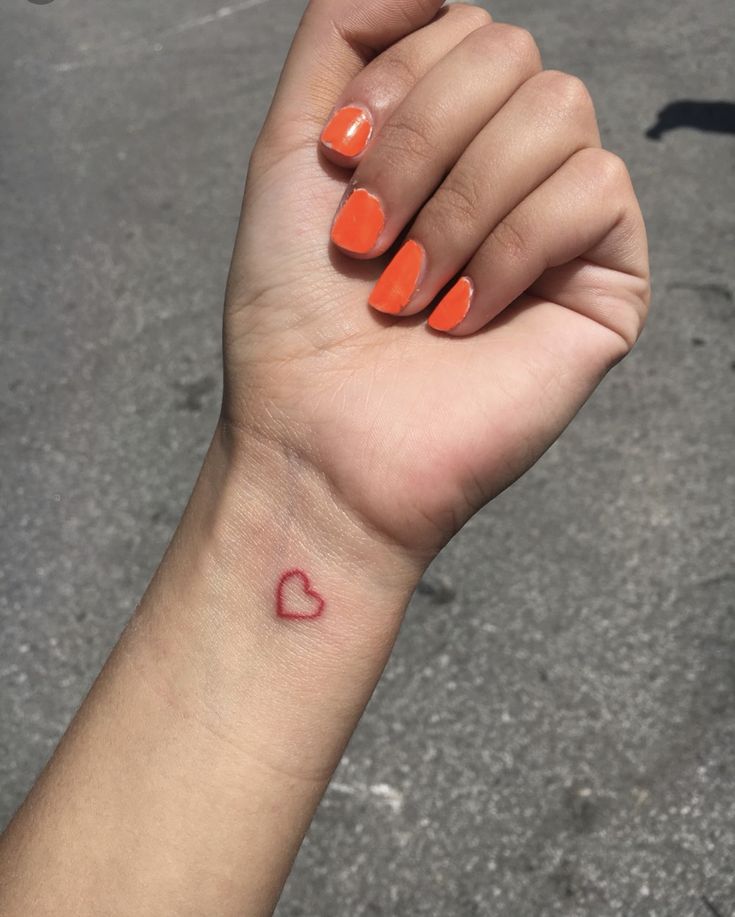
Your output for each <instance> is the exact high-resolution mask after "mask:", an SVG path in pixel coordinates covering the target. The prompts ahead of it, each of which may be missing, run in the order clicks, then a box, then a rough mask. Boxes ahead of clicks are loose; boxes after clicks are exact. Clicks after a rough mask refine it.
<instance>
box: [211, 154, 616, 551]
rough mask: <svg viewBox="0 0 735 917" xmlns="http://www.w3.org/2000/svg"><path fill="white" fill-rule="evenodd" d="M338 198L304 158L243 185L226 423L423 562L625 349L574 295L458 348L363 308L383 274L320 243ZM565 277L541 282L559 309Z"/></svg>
mask: <svg viewBox="0 0 735 917" xmlns="http://www.w3.org/2000/svg"><path fill="white" fill-rule="evenodd" d="M327 168H331V167H327ZM342 190H343V174H340V173H338V172H337V170H333V171H332V172H331V174H328V173H327V169H325V166H324V164H323V163H321V162H319V161H318V158H317V153H316V150H304V149H302V150H298V151H295V152H293V153H291V154H289V156H287V157H285V158H284V159H282V160H281V161H280V162H279V163H277V164H275V165H274V166H273V167H272V168H270V169H269V170H268V171H267V172H266V173H261V174H259V175H258V177H257V179H254V180H252V181H249V184H248V190H247V196H246V205H247V213H248V220H247V221H246V225H245V228H244V230H243V233H242V238H241V239H240V241H239V245H238V252H237V254H236V258H235V262H234V268H233V275H232V280H231V286H230V314H229V324H228V336H227V342H228V344H227V358H228V380H229V385H230V389H231V392H232V397H231V398H230V399H229V402H228V405H227V409H228V410H229V411H230V412H233V413H235V414H239V416H237V417H236V419H237V420H238V421H239V422H243V423H253V422H255V423H257V424H258V425H260V426H261V427H262V426H265V427H268V425H269V424H271V425H272V426H271V429H272V433H273V435H274V436H278V437H279V438H281V439H282V438H283V437H284V436H285V437H287V439H288V440H289V441H288V442H287V443H286V445H287V446H289V447H293V448H296V449H298V451H299V453H300V454H302V455H305V456H306V457H307V458H308V460H309V461H310V462H311V463H313V464H314V465H315V466H316V467H317V468H318V469H319V470H320V471H321V472H323V474H324V475H325V476H326V477H327V478H328V480H329V482H330V484H331V485H332V486H333V487H334V488H335V490H336V492H337V493H338V494H339V496H340V498H341V499H342V500H343V501H344V504H345V505H346V506H347V507H348V508H349V509H350V510H351V511H353V512H356V513H359V514H360V515H361V516H362V517H363V518H364V519H366V520H367V521H368V522H369V523H370V524H371V525H373V526H376V527H377V528H379V529H380V530H381V531H384V532H387V533H389V534H390V535H391V536H392V537H394V538H396V539H398V540H399V541H400V542H401V543H403V544H405V545H407V546H410V547H412V548H415V549H417V550H424V549H425V550H429V551H430V550H435V549H436V547H437V546H438V545H440V544H441V543H443V542H444V541H445V540H447V539H448V538H449V537H451V535H452V534H453V533H454V531H456V530H457V529H458V528H459V526H460V525H461V524H462V522H463V521H464V520H465V519H466V518H467V516H469V515H470V514H471V513H472V512H474V511H475V510H476V509H477V508H478V507H479V506H480V505H482V504H483V503H484V502H485V501H487V500H488V499H489V498H490V497H492V496H493V495H494V494H495V493H497V492H498V491H499V490H501V489H502V488H503V487H505V486H506V485H507V484H509V483H510V482H511V481H512V480H514V479H515V478H516V477H517V476H518V475H520V474H521V473H523V471H524V470H525V469H526V468H527V467H528V466H529V465H530V464H532V462H533V461H534V460H535V459H536V458H537V457H538V456H539V455H540V454H541V452H542V451H543V450H544V449H545V448H546V447H547V446H548V445H549V444H550V442H551V441H552V440H553V438H554V437H555V436H556V435H557V434H558V433H559V432H560V430H561V429H562V428H563V427H564V425H565V424H566V423H567V422H568V421H569V419H570V418H571V417H572V416H573V414H574V413H575V411H576V410H577V409H578V407H579V406H580V404H581V403H582V402H583V401H584V399H585V398H586V397H587V395H588V394H589V393H590V391H591V390H592V389H593V387H594V385H595V384H596V383H597V382H598V381H599V379H600V377H601V376H602V375H603V374H604V372H605V371H606V369H607V368H608V367H609V366H610V365H611V364H612V363H613V362H614V361H615V360H617V359H618V358H620V357H621V356H622V355H623V353H624V352H625V346H624V343H623V342H622V340H621V338H620V337H619V336H618V335H617V334H616V333H615V332H613V331H611V330H609V329H608V328H606V327H604V326H603V325H602V324H600V323H599V322H597V321H593V320H591V319H590V318H589V317H587V316H585V315H584V311H585V302H584V295H583V291H582V287H583V286H584V284H581V283H579V284H578V285H579V287H580V290H579V297H578V299H577V300H576V301H575V304H574V309H569V308H565V307H564V306H563V305H560V304H558V303H557V302H552V301H551V300H550V299H549V298H543V297H531V296H526V297H523V298H522V299H521V300H520V301H518V302H517V303H515V304H514V305H513V306H512V307H511V308H510V309H508V310H506V312H505V313H503V315H502V316H501V317H500V319H498V320H496V321H495V322H494V323H493V324H492V325H491V326H490V327H489V328H487V329H486V330H485V331H483V332H480V333H478V334H475V335H473V336H470V337H466V338H452V337H448V336H446V335H439V334H436V333H433V332H431V331H430V330H429V329H428V328H427V327H426V325H425V324H424V322H423V319H422V318H421V317H420V316H417V317H415V318H411V319H404V320H401V319H397V320H393V319H387V318H383V317H382V316H380V315H378V314H376V313H375V312H374V311H373V310H371V309H369V307H368V306H367V303H366V300H367V295H368V292H369V291H370V289H371V287H372V284H373V283H374V281H375V279H376V278H377V276H378V275H379V273H380V271H381V270H382V268H383V267H384V265H385V262H386V260H387V259H386V258H385V257H384V258H381V259H376V260H373V261H356V260H353V259H349V258H347V257H345V256H342V255H341V254H340V253H338V252H336V251H335V250H334V249H333V248H331V247H330V246H329V243H328V233H329V226H330V223H331V219H332V216H333V214H334V209H335V207H336V204H337V202H338V201H339V198H340V195H341V193H342ZM274 201H277V205H275V206H274V204H273V202H274ZM248 225H250V226H255V227H258V230H257V231H258V235H257V237H256V236H255V235H250V234H249V230H248ZM584 270H585V271H587V273H589V271H590V270H595V268H594V267H593V266H589V265H587V266H585V267H584ZM599 270H600V271H604V270H605V269H604V268H600V269H599ZM575 276H576V274H575V271H574V270H573V269H572V270H571V271H570V272H568V273H567V275H565V277H566V280H565V286H564V287H563V288H562V287H560V280H559V278H558V277H557V278H556V279H555V280H554V281H553V282H554V287H555V289H558V290H559V293H560V294H563V295H559V296H555V297H554V298H555V299H558V300H561V301H562V302H567V297H568V296H569V295H572V296H573V295H574V293H575V291H574V289H573V287H574V284H575V282H577V281H575V279H574V278H575ZM562 280H564V278H562ZM588 281H589V277H588V276H587V277H586V280H585V283H588ZM541 286H543V284H542V285H541ZM547 286H548V284H547ZM580 300H581V301H580ZM580 313H582V314H580ZM241 380H244V381H241ZM254 405H255V406H257V407H254ZM266 418H267V419H266ZM274 419H275V420H276V423H273V420H274ZM284 431H285V432H284Z"/></svg>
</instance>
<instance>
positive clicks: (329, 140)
mask: <svg viewBox="0 0 735 917" xmlns="http://www.w3.org/2000/svg"><path fill="white" fill-rule="evenodd" d="M372 132H373V121H372V118H371V116H370V112H368V111H366V110H365V109H364V108H358V107H357V106H356V105H345V106H344V107H343V108H340V109H338V110H337V111H336V112H335V113H334V115H332V117H331V118H330V119H329V123H328V124H327V126H326V127H325V128H324V130H323V131H322V135H321V138H320V139H321V142H322V143H323V144H324V146H328V147H329V149H330V150H334V151H335V152H337V153H341V154H342V155H343V156H358V155H359V154H360V153H362V151H363V150H364V149H365V147H366V146H367V144H368V140H370V135H371V134H372Z"/></svg>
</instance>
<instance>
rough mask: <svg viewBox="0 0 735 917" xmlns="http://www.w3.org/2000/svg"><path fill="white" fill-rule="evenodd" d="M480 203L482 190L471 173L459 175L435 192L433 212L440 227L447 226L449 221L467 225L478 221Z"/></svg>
mask: <svg viewBox="0 0 735 917" xmlns="http://www.w3.org/2000/svg"><path fill="white" fill-rule="evenodd" d="M479 201H480V189H479V188H478V187H477V183H476V180H475V179H474V178H473V177H472V176H471V175H470V174H469V173H466V174H462V173H458V174H457V175H453V176H452V179H451V181H446V182H444V184H442V185H440V186H439V187H438V188H437V190H436V191H435V192H434V197H433V199H432V204H433V206H432V210H434V212H435V217H436V221H437V223H438V224H439V225H444V226H446V223H447V220H449V221H450V222H455V221H459V222H461V223H467V222H468V221H474V220H476V219H477V207H478V202H479Z"/></svg>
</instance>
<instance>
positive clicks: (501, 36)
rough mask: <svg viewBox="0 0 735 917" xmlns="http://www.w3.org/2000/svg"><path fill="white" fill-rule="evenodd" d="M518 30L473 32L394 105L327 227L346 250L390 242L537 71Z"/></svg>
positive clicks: (365, 251)
mask: <svg viewBox="0 0 735 917" xmlns="http://www.w3.org/2000/svg"><path fill="white" fill-rule="evenodd" d="M540 66H541V63H540V56H539V53H538V49H537V48H536V44H535V42H534V40H533V38H532V37H531V36H530V35H529V33H528V32H526V31H525V30H524V29H520V28H517V27H516V26H509V25H505V24H500V23H492V24H490V25H487V26H483V27H481V28H479V29H476V30H475V31H474V32H472V33H471V34H470V35H468V36H467V38H465V39H464V40H463V41H461V42H460V43H459V44H458V45H457V46H456V47H455V48H453V49H452V50H451V51H450V52H449V53H448V54H447V55H446V57H444V58H443V59H442V60H441V61H440V62H439V63H438V64H437V65H436V66H435V67H434V68H433V69H432V70H430V71H429V73H428V74H427V75H426V76H424V77H423V78H422V79H421V80H419V82H418V83H417V85H416V86H415V87H414V89H413V90H412V91H411V92H409V94H408V96H407V97H406V98H405V99H404V101H403V102H402V103H401V104H400V105H399V106H398V108H397V109H396V111H395V112H394V113H393V114H392V115H391V117H390V118H389V119H388V121H387V122H386V123H385V124H384V125H383V127H382V129H381V131H380V133H379V134H378V136H377V137H376V139H375V140H374V141H373V143H372V145H371V147H370V148H369V149H368V150H367V152H366V153H365V155H364V157H363V159H362V161H361V162H360V164H359V165H358V167H357V169H356V170H355V172H354V173H353V175H352V178H351V180H350V182H349V184H348V186H347V189H346V191H345V194H344V196H343V199H342V202H341V204H340V207H339V208H338V210H337V214H336V216H335V219H334V222H333V224H332V231H331V238H332V241H333V242H334V244H335V245H337V246H338V247H339V248H341V249H342V250H343V251H344V252H346V253H348V254H350V255H353V256H357V257H366V258H374V257H377V256H378V255H380V254H382V253H383V252H384V251H385V250H386V249H387V248H389V246H390V245H391V244H392V243H393V242H394V241H395V239H396V238H397V236H398V235H399V233H400V232H401V230H402V229H403V228H404V226H405V224H406V223H407V222H408V220H409V219H410V218H411V217H412V216H413V215H414V214H415V213H416V211H417V210H418V209H419V207H420V206H421V205H422V204H423V202H424V201H425V200H426V199H427V198H428V197H429V196H430V195H431V193H432V191H433V190H434V189H435V188H436V186H437V185H438V184H439V182H440V181H441V180H442V178H443V177H444V175H445V174H446V173H447V172H448V171H449V169H451V167H452V165H453V164H454V163H455V162H456V161H457V159H458V158H459V156H460V155H461V154H462V152H463V151H464V149H465V147H466V146H467V145H468V144H469V142H470V141H471V140H472V138H473V137H474V136H475V135H476V134H477V133H478V131H480V130H481V128H482V127H483V126H484V125H485V124H486V123H487V121H488V120H489V119H490V118H492V116H493V115H494V114H495V113H496V112H497V111H498V110H499V109H500V108H502V106H503V105H504V103H505V102H506V101H507V100H508V99H509V98H510V97H511V96H512V95H513V93H514V92H515V91H516V89H517V88H518V87H519V86H520V85H521V84H522V83H524V82H525V81H526V80H527V79H529V78H530V77H531V76H533V74H534V73H537V72H538V71H539V69H540Z"/></svg>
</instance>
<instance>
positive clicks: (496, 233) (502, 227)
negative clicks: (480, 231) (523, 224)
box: [490, 217, 528, 262]
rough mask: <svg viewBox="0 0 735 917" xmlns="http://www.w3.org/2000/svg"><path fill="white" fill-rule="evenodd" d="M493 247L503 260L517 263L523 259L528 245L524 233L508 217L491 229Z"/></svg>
mask: <svg viewBox="0 0 735 917" xmlns="http://www.w3.org/2000/svg"><path fill="white" fill-rule="evenodd" d="M490 238H491V240H492V244H493V246H495V247H496V248H497V249H499V251H500V253H501V255H502V257H503V258H505V259H507V260H510V261H514V262H518V261H522V260H524V259H525V257H526V254H527V252H528V245H527V243H526V240H525V238H524V233H523V231H522V230H521V229H520V227H519V226H517V225H516V224H515V222H513V221H511V220H510V219H509V218H508V217H505V218H504V219H502V220H501V221H500V222H499V223H498V225H497V226H496V227H495V229H493V231H492V233H491V236H490Z"/></svg>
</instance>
